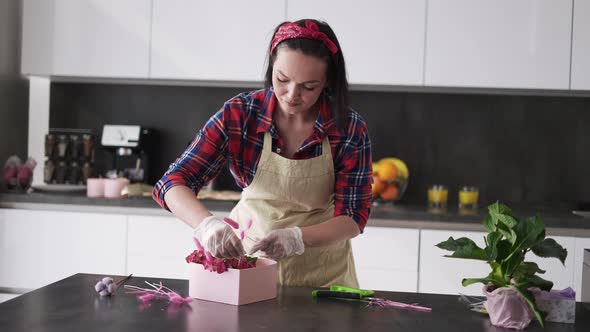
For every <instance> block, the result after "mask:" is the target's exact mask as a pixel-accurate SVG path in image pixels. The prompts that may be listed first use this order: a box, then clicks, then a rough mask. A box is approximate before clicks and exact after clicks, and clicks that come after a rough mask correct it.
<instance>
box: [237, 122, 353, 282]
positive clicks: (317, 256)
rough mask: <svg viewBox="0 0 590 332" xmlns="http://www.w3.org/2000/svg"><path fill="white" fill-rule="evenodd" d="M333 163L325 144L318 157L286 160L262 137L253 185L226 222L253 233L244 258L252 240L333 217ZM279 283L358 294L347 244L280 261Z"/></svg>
mask: <svg viewBox="0 0 590 332" xmlns="http://www.w3.org/2000/svg"><path fill="white" fill-rule="evenodd" d="M334 181H335V180H334V162H333V160H332V152H331V148H330V143H329V141H328V138H327V137H326V138H324V141H323V142H322V154H321V155H320V156H318V157H314V158H311V159H306V160H291V159H287V158H285V157H283V156H280V155H278V154H276V153H273V152H272V138H271V136H270V133H269V132H266V133H265V134H264V143H263V147H262V154H261V156H260V161H259V162H258V168H257V170H256V174H255V175H254V179H253V180H252V183H251V184H250V185H249V186H248V187H246V188H244V190H243V192H242V196H241V199H240V201H239V202H238V204H237V205H236V206H235V207H234V209H233V210H232V212H231V214H230V217H231V218H232V219H234V220H235V221H237V222H238V223H239V224H240V228H243V227H244V225H245V224H246V222H247V221H248V219H250V218H251V219H252V220H253V223H252V227H251V228H250V230H249V231H248V232H247V233H246V238H244V240H243V245H244V249H246V252H247V251H249V249H250V248H251V247H252V245H253V244H254V240H256V239H262V238H263V237H265V236H266V235H267V234H268V233H269V232H270V231H272V230H274V229H281V228H287V227H294V226H299V227H305V226H310V225H315V224H319V223H322V222H324V221H327V220H328V219H331V218H333V217H334ZM278 272H279V283H280V284H281V285H289V286H310V287H329V286H330V285H334V284H336V285H343V286H349V287H355V288H358V281H357V278H356V271H355V267H354V259H353V256H352V248H351V245H350V240H344V241H339V242H336V243H334V244H332V245H329V246H325V247H316V248H305V252H304V253H303V254H302V255H294V256H291V257H288V258H285V259H283V260H281V261H279V264H278Z"/></svg>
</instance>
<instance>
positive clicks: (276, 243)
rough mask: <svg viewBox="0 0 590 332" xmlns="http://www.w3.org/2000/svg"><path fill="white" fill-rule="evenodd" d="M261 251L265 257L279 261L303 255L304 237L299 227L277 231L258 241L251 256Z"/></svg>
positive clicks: (251, 251)
mask: <svg viewBox="0 0 590 332" xmlns="http://www.w3.org/2000/svg"><path fill="white" fill-rule="evenodd" d="M258 250H261V251H263V252H264V254H265V256H266V257H268V258H270V259H273V260H275V261H278V260H280V259H283V258H287V257H289V256H293V255H301V254H303V251H304V250H305V245H304V244H303V236H302V234H301V229H300V228H299V227H291V228H285V229H276V230H274V231H271V232H270V233H268V235H267V236H266V237H265V238H263V239H262V240H260V241H258V242H257V243H256V244H254V246H252V249H251V250H250V253H249V254H253V253H255V252H257V251H258Z"/></svg>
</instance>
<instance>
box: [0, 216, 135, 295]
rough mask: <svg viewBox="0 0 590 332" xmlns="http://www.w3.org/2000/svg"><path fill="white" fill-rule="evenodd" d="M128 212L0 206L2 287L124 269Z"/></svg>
mask: <svg viewBox="0 0 590 332" xmlns="http://www.w3.org/2000/svg"><path fill="white" fill-rule="evenodd" d="M126 242H127V225H126V217H125V216H123V215H116V214H99V213H78V212H62V211H41V210H19V209H0V267H1V269H0V287H7V288H15V289H25V290H26V289H34V288H38V287H42V286H45V285H47V284H49V283H52V282H55V281H57V280H60V279H62V278H65V277H68V276H70V275H72V274H76V273H96V274H101V275H109V274H115V275H123V274H124V273H125V262H126Z"/></svg>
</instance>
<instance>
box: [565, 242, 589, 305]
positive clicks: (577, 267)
mask: <svg viewBox="0 0 590 332" xmlns="http://www.w3.org/2000/svg"><path fill="white" fill-rule="evenodd" d="M585 249H590V238H575V251H574V252H569V253H568V256H573V257H574V260H573V263H574V284H573V287H572V288H573V289H574V290H575V291H576V301H581V300H582V297H581V295H582V270H583V265H584V250H585ZM588 294H590V292H588Z"/></svg>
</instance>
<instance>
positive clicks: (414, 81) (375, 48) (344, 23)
mask: <svg viewBox="0 0 590 332" xmlns="http://www.w3.org/2000/svg"><path fill="white" fill-rule="evenodd" d="M335 8H338V10H335ZM425 9H426V0H395V1H390V0H368V1H362V2H360V1H354V0H345V1H338V0H327V1H314V0H297V1H288V8H287V17H288V20H289V21H294V20H299V19H304V18H314V19H318V20H321V21H325V22H327V23H328V24H329V25H330V26H331V27H332V29H333V30H334V32H335V33H336V36H337V37H338V40H339V42H340V44H341V47H342V50H343V53H344V57H345V62H346V66H347V69H348V76H349V83H351V84H376V85H379V84H382V85H422V84H423V60H424V30H425V15H426V11H425Z"/></svg>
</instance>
